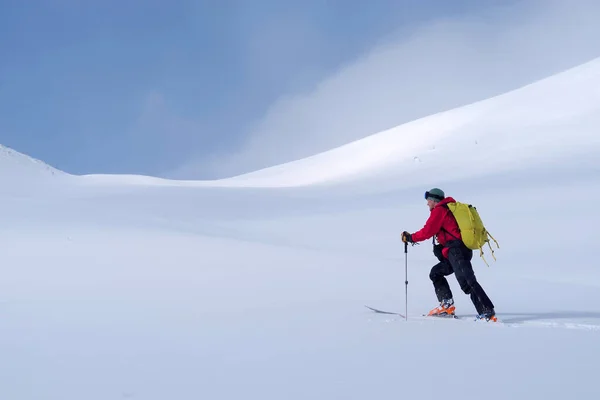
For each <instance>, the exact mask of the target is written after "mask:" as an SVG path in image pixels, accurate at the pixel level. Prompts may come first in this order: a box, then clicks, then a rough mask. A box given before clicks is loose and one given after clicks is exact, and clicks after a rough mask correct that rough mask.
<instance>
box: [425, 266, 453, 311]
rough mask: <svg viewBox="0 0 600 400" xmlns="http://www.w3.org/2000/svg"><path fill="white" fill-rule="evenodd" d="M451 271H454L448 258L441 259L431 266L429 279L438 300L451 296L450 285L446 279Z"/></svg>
mask: <svg viewBox="0 0 600 400" xmlns="http://www.w3.org/2000/svg"><path fill="white" fill-rule="evenodd" d="M452 272H454V271H453V270H452V265H450V262H449V261H448V260H445V261H442V262H440V263H438V264H436V265H434V266H433V268H431V272H430V273H429V279H431V282H432V283H433V288H434V290H435V295H436V296H437V299H438V301H439V302H442V301H443V300H449V299H451V298H452V291H451V290H450V285H448V280H447V279H446V276H447V275H450V274H452Z"/></svg>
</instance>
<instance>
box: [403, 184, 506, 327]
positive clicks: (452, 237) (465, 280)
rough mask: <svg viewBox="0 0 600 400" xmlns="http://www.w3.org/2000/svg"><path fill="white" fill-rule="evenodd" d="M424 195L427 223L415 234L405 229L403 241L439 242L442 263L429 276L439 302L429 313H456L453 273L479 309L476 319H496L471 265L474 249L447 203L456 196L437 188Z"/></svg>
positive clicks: (452, 200)
mask: <svg viewBox="0 0 600 400" xmlns="http://www.w3.org/2000/svg"><path fill="white" fill-rule="evenodd" d="M425 199H426V200H427V205H428V206H429V210H430V213H431V214H430V216H429V218H428V219H427V222H426V223H425V226H424V227H423V228H422V229H421V230H419V231H417V232H415V233H413V234H410V233H408V232H407V231H404V232H403V233H402V241H403V242H408V243H413V244H414V243H418V242H422V241H424V240H427V239H430V238H431V237H433V236H435V237H436V238H437V241H438V243H439V244H437V245H436V244H434V249H433V253H434V254H435V256H436V257H437V258H438V260H439V263H438V264H436V265H434V266H433V268H431V272H430V274H429V278H430V279H431V281H432V282H433V287H434V290H435V294H436V296H437V299H438V301H439V302H440V305H439V306H438V307H436V308H434V309H433V310H431V311H430V312H429V314H428V315H430V316H440V315H454V313H455V310H456V308H455V306H454V299H453V297H452V291H451V290H450V286H449V285H448V281H447V280H446V276H447V275H451V274H452V273H454V274H455V276H456V280H457V281H458V283H459V285H460V288H461V289H462V291H463V292H465V293H466V294H468V295H470V297H471V301H472V302H473V305H474V306H475V309H476V310H477V314H478V315H477V319H482V320H485V321H494V322H496V321H497V318H496V313H495V311H494V304H493V303H492V301H491V300H490V299H489V297H488V296H487V294H486V293H485V291H484V290H483V288H482V287H481V285H480V284H479V282H477V278H475V273H474V272H473V266H472V265H471V259H472V257H473V250H471V249H469V248H467V246H465V244H464V243H463V241H462V239H461V234H460V230H459V229H458V224H457V222H456V219H455V218H454V216H453V215H452V212H451V211H450V210H449V209H448V208H447V207H444V205H445V204H447V203H453V202H455V200H454V199H453V198H452V197H445V194H444V192H443V191H442V190H441V189H438V188H434V189H431V190H429V191H428V192H425ZM434 243H435V242H434Z"/></svg>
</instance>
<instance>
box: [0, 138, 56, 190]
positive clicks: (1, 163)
mask: <svg viewBox="0 0 600 400" xmlns="http://www.w3.org/2000/svg"><path fill="white" fill-rule="evenodd" d="M65 175H67V174H66V173H64V172H63V171H60V170H58V169H56V168H54V167H52V166H50V165H48V164H46V163H44V162H43V161H40V160H37V159H35V158H33V157H30V156H28V155H25V154H23V153H20V152H18V151H16V150H13V149H11V148H9V147H6V146H3V145H1V144H0V178H1V179H2V180H3V181H6V180H9V179H10V180H14V181H21V180H31V179H35V178H40V177H42V178H45V177H48V176H65Z"/></svg>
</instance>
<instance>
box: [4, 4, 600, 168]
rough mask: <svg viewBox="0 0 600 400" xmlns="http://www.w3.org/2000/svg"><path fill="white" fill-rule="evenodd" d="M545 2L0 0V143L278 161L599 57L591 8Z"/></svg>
mask: <svg viewBox="0 0 600 400" xmlns="http://www.w3.org/2000/svg"><path fill="white" fill-rule="evenodd" d="M555 3H558V2H554V1H552V0H547V1H544V2H539V1H535V2H534V1H527V2H523V1H521V2H520V1H516V0H515V1H488V2H481V1H480V0H477V1H476V0H473V1H448V0H430V1H418V0H414V1H397V0H386V1H384V0H381V1H373V2H358V1H357V2H352V3H351V2H348V1H342V0H338V1H327V2H325V1H316V0H306V1H302V2H299V1H298V2H284V1H276V0H260V1H258V0H257V1H241V0H238V1H233V0H231V1H227V0H221V1H175V0H174V1H172V2H167V1H160V2H159V1H151V0H146V1H142V0H130V1H127V2H124V1H120V0H119V1H114V0H104V1H101V2H100V1H96V2H91V1H88V2H78V1H73V0H56V1H53V2H47V1H41V0H31V1H20V0H0V37H1V38H2V40H0V54H1V55H2V56H0V143H2V144H4V145H7V146H9V147H12V148H14V149H16V150H18V151H20V152H23V153H26V154H28V155H31V156H33V157H35V158H39V159H42V160H44V161H45V162H47V163H49V164H51V165H53V166H55V167H57V168H59V169H62V170H65V171H67V172H71V173H75V174H83V173H140V174H150V175H159V176H168V177H177V178H198V179H204V178H215V177H221V176H227V175H231V174H236V173H241V172H244V171H248V170H252V169H256V168H261V167H265V166H268V165H272V164H274V163H279V162H285V161H288V160H291V159H294V158H299V157H303V156H306V155H310V154H312V153H314V152H317V151H323V150H325V149H327V148H331V147H333V146H336V145H340V144H343V143H345V142H348V141H350V140H354V139H357V138H359V137H364V136H366V135H368V134H371V133H375V132H377V131H378V130H381V129H385V128H388V127H391V126H393V125H395V124H399V123H402V122H405V121H406V120H410V119H412V118H415V117H419V116H423V115H426V114H427V113H430V112H436V111H439V110H440V109H445V108H449V107H453V106H458V105H462V104H464V103H467V102H469V101H474V100H477V99H479V98H483V97H486V96H488V95H493V94H496V93H498V92H501V91H502V90H505V89H510V88H513V87H515V86H517V85H519V84H523V83H526V82H528V81H530V80H532V79H537V78H540V77H542V76H544V75H545V74H548V73H554V72H558V71H559V70H560V69H563V68H567V67H570V66H572V65H575V64H577V63H580V62H584V61H587V60H588V59H590V58H592V57H595V56H599V55H600V52H598V51H597V50H596V49H598V48H600V47H597V39H591V40H590V37H593V36H591V35H595V34H596V33H597V32H596V30H597V29H598V28H596V27H595V25H597V24H596V23H595V19H594V18H592V17H588V18H587V19H586V18H585V16H586V15H588V14H589V11H590V10H589V9H590V7H595V8H594V9H597V8H598V7H597V6H596V5H595V2H592V1H590V2H587V1H584V2H583V3H586V5H585V6H584V5H581V4H583V3H581V4H580V6H579V8H578V7H567V8H565V9H561V8H560V6H557V5H556V4H555ZM500 4H502V7H501V8H497V7H498V6H499V5H500ZM549 4H553V5H552V6H549ZM553 7H554V8H553ZM574 8H575V9H576V10H575V11H573V9H574ZM566 10H570V11H568V12H566ZM565 14H566V15H565ZM557 18H558V19H557ZM549 21H550V22H551V23H554V24H555V25H548V23H549ZM573 21H577V25H575V23H574V22H573ZM549 26H550V27H551V28H552V27H555V28H556V29H553V30H552V29H551V30H548V27H549ZM536 29H537V30H536ZM540 35H542V36H540ZM565 35H566V36H567V37H568V38H567V39H564V36H565ZM569 35H570V36H569ZM577 35H580V36H577ZM596 37H598V36H596ZM540 38H543V39H544V41H543V43H540ZM581 38H587V40H586V41H585V43H584V41H583V40H580V39H581ZM498 43H500V44H502V43H508V44H511V46H509V45H507V47H506V48H501V47H499V46H500V45H499V44H498ZM516 43H519V45H518V46H516V45H515V44H516ZM528 43H529V45H530V47H527V44H528ZM573 43H578V44H579V45H578V46H573ZM594 46H596V47H594ZM516 47H518V48H516ZM574 47H575V48H574ZM482 49H493V51H490V52H489V54H488V53H486V52H485V51H482ZM532 49H534V50H535V51H533V53H532ZM557 49H558V50H559V51H562V49H567V50H569V53H568V54H567V55H564V56H559V55H557ZM500 50H502V51H500ZM503 52H504V53H503ZM536 52H537V53H536ZM595 52H596V53H599V54H595ZM502 54H504V55H505V56H506V57H502ZM524 54H525V55H530V56H531V59H528V60H527V62H525V61H523V60H524V57H523V55H524ZM559 54H560V53H559ZM544 57H545V58H544ZM515 61H517V62H515ZM498 65H500V67H501V68H500V67H498ZM492 66H493V67H492ZM494 74H497V76H494ZM490 78H492V79H490ZM448 85H449V86H448ZM387 88H389V90H388V89H387ZM408 88H410V91H409V90H407V89H408ZM342 104H344V105H345V106H344V107H342V106H341V105H342ZM349 116H353V118H349ZM359 116H360V118H359ZM281 146H283V147H281ZM282 149H283V150H282Z"/></svg>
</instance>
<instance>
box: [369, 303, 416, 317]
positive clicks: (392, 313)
mask: <svg viewBox="0 0 600 400" xmlns="http://www.w3.org/2000/svg"><path fill="white" fill-rule="evenodd" d="M365 307H367V308H368V309H369V310H371V311H375V312H376V313H378V314H389V315H398V316H400V317H402V318H406V316H404V314H400V313H398V312H395V311H384V310H378V309H377V308H373V307H369V306H365Z"/></svg>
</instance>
